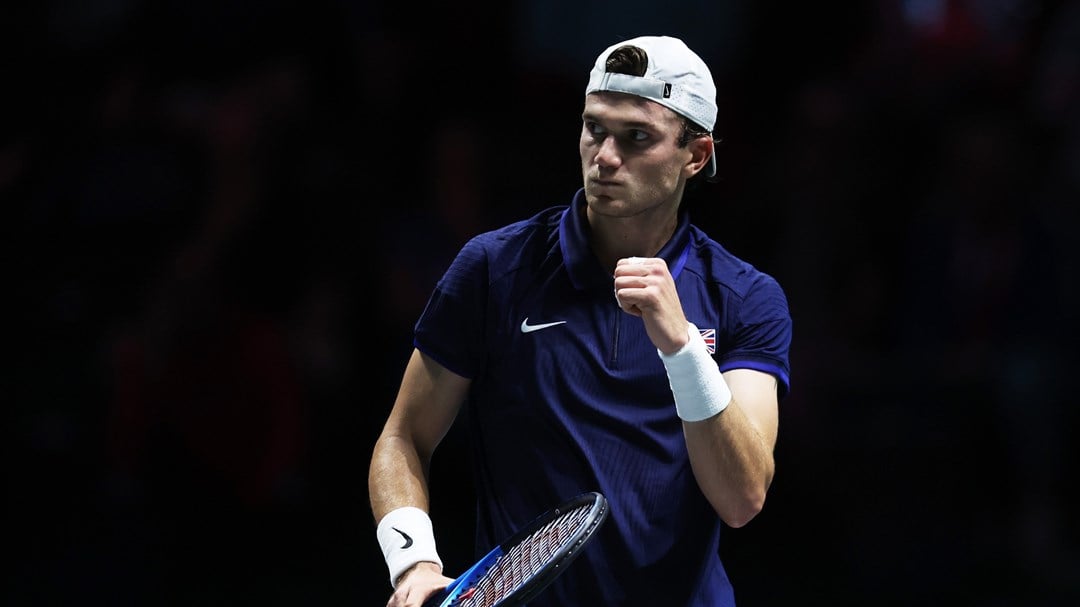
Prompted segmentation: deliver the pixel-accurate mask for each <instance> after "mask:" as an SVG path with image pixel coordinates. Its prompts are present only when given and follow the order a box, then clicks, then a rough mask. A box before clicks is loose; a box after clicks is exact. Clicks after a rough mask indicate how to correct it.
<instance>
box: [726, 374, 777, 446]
mask: <svg viewBox="0 0 1080 607" xmlns="http://www.w3.org/2000/svg"><path fill="white" fill-rule="evenodd" d="M724 380H725V381H726V382H727V384H728V388H730V389H731V394H732V398H733V399H734V400H735V402H737V403H738V404H739V408H740V409H742V411H743V413H744V415H746V418H747V420H749V422H750V423H751V424H752V425H753V426H754V428H755V429H756V430H757V431H758V432H759V433H760V434H761V436H762V438H764V439H765V441H766V444H767V445H768V446H769V448H770V449H772V448H773V447H774V446H775V445H776V433H777V425H778V423H779V404H778V397H777V381H776V377H774V376H772V375H770V374H768V373H764V372H762V371H755V370H753V369H732V370H730V371H726V372H725V373H724Z"/></svg>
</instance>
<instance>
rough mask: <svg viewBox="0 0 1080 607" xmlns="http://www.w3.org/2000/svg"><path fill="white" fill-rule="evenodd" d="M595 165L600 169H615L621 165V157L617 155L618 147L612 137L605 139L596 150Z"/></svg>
mask: <svg viewBox="0 0 1080 607" xmlns="http://www.w3.org/2000/svg"><path fill="white" fill-rule="evenodd" d="M596 164H597V166H599V167H600V168H601V169H610V168H615V167H617V166H619V165H620V164H622V156H621V155H619V147H618V145H616V142H615V138H614V137H605V138H604V140H603V141H601V142H600V147H599V148H598V149H597V150H596Z"/></svg>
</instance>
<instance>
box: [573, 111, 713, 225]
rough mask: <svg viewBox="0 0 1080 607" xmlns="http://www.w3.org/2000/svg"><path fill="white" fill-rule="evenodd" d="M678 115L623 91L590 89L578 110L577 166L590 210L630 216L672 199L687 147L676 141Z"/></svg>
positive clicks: (679, 123) (685, 173)
mask: <svg viewBox="0 0 1080 607" xmlns="http://www.w3.org/2000/svg"><path fill="white" fill-rule="evenodd" d="M682 129H683V122H682V119H681V118H680V117H679V116H678V115H677V114H676V113H675V112H673V111H671V110H670V109H668V108H666V107H664V106H662V105H660V104H659V103H655V102H653V101H649V100H647V99H642V98H641V97H637V96H635V95H626V94H622V93H610V92H604V93H592V94H590V95H587V96H586V97H585V110H584V112H583V113H582V126H581V140H580V142H579V144H578V151H579V152H580V154H581V172H582V177H583V178H584V184H585V197H586V199H587V201H588V203H589V207H590V208H591V209H593V211H594V212H599V213H601V214H603V215H611V216H619V217H630V216H633V215H637V214H639V213H642V212H645V211H648V210H650V209H653V208H655V207H657V206H659V205H662V204H665V203H668V202H672V201H675V202H677V198H678V195H679V194H681V191H682V186H683V182H684V180H685V179H687V178H689V177H690V175H691V174H692V172H691V171H690V170H689V169H688V168H687V167H688V165H689V164H690V163H691V160H692V155H691V152H690V148H689V147H679V145H678V137H679V135H680V134H681V133H682Z"/></svg>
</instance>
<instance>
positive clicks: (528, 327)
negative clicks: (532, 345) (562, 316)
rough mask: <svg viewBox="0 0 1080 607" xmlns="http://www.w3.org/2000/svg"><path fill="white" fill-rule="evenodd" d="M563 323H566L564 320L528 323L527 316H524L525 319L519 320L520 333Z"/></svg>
mask: <svg viewBox="0 0 1080 607" xmlns="http://www.w3.org/2000/svg"><path fill="white" fill-rule="evenodd" d="M564 324H566V321H565V320H557V321H555V322H545V323H541V324H539V325H530V324H529V317H528V316H526V317H525V320H523V321H521V332H522V333H532V332H533V331H539V330H540V329H546V328H548V327H554V326H556V325H564Z"/></svg>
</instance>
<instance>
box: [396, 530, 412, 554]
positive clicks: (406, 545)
mask: <svg viewBox="0 0 1080 607" xmlns="http://www.w3.org/2000/svg"><path fill="white" fill-rule="evenodd" d="M391 529H393V530H394V531H397V532H398V533H400V534H401V537H403V538H405V543H404V544H402V546H401V548H402V549H405V548H408V547H409V546H412V538H411V537H409V534H408V533H405V532H404V531H402V530H401V529H398V528H397V527H391Z"/></svg>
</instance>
